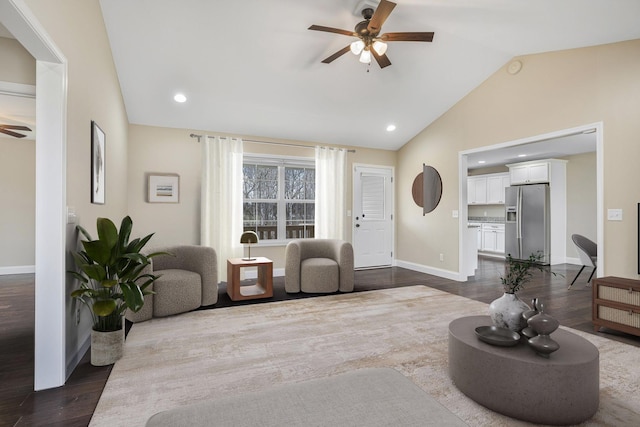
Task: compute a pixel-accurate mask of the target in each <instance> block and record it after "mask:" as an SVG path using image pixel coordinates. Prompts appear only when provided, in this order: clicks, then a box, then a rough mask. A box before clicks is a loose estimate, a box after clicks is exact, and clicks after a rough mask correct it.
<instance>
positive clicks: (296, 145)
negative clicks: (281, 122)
mask: <svg viewBox="0 0 640 427" xmlns="http://www.w3.org/2000/svg"><path fill="white" fill-rule="evenodd" d="M189 136H190V137H191V138H198V142H200V138H202V137H203V136H204V135H198V134H195V133H192V134H190V135H189ZM207 138H215V136H212V135H207ZM220 138H225V139H226V138H228V137H227V136H221V137H220ZM243 141H247V142H254V143H256V144H272V145H284V146H286V147H302V148H315V146H313V145H302V144H288V143H286V142H273V141H258V140H255V139H243ZM355 152H356V150H351V149H348V150H347V153H355Z"/></svg>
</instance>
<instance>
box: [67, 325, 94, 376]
mask: <svg viewBox="0 0 640 427" xmlns="http://www.w3.org/2000/svg"><path fill="white" fill-rule="evenodd" d="M90 347H91V334H89V335H87V337H86V338H85V340H84V342H83V343H82V346H80V349H79V350H78V351H77V352H76V353H75V354H73V355H71V357H70V358H69V359H68V360H67V370H66V379H67V380H68V379H69V377H70V376H71V374H72V373H73V370H74V369H75V368H76V366H78V364H79V363H80V361H81V360H82V358H83V357H84V355H85V353H86V352H87V351H88V350H89V348H90Z"/></svg>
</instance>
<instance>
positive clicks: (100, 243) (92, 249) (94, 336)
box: [69, 216, 160, 366]
mask: <svg viewBox="0 0 640 427" xmlns="http://www.w3.org/2000/svg"><path fill="white" fill-rule="evenodd" d="M96 227H97V231H98V239H97V240H93V238H92V237H91V235H89V233H88V232H87V231H86V230H85V229H84V228H82V227H81V226H79V225H78V226H77V227H76V228H77V229H78V231H79V232H80V233H81V234H82V235H83V236H84V237H85V238H86V240H82V247H83V250H80V251H78V252H75V253H74V254H73V257H74V259H75V263H76V266H77V267H78V269H79V271H70V272H69V273H71V274H72V275H73V276H74V277H76V278H77V279H78V280H79V281H80V286H79V287H78V289H76V290H74V291H73V292H71V296H72V297H73V298H75V299H77V300H78V301H80V302H81V303H83V304H85V305H86V306H87V307H89V309H90V312H91V316H92V318H93V328H92V331H91V364H92V365H95V366H103V365H110V364H112V363H114V362H115V361H116V360H118V359H119V358H120V357H122V349H123V346H124V328H123V316H124V312H125V311H126V310H127V309H129V310H132V311H134V312H137V311H139V310H140V309H141V308H142V306H143V304H144V296H145V295H147V294H150V293H152V292H151V291H148V290H146V289H147V288H148V287H149V285H151V284H152V283H153V282H154V281H155V280H156V278H157V276H154V275H153V274H150V273H148V272H146V270H145V267H146V266H147V265H149V263H150V260H151V258H152V257H154V256H156V255H159V254H160V253H155V254H150V255H145V254H143V253H141V250H142V248H143V247H144V246H145V245H146V244H147V242H148V241H149V239H151V237H152V236H153V234H149V235H148V236H146V237H144V238H142V239H139V238H136V239H133V240H131V241H129V236H130V235H131V229H132V227H133V222H132V221H131V218H130V217H129V216H127V217H125V218H124V219H123V220H122V223H121V224H120V230H119V231H118V229H117V228H116V226H115V224H114V223H113V222H112V221H111V220H109V219H107V218H98V219H97V223H96Z"/></svg>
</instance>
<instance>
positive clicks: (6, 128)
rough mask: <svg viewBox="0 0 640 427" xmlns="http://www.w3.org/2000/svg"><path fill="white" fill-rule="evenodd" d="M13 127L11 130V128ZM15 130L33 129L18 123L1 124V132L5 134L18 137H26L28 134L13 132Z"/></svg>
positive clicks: (29, 130)
mask: <svg viewBox="0 0 640 427" xmlns="http://www.w3.org/2000/svg"><path fill="white" fill-rule="evenodd" d="M9 129H11V130H9ZM14 130H21V131H28V132H31V129H30V128H28V127H26V126H17V125H0V133H4V134H5V135H9V136H14V137H16V138H24V137H25V136H27V135H23V134H21V133H18V132H13V131H14Z"/></svg>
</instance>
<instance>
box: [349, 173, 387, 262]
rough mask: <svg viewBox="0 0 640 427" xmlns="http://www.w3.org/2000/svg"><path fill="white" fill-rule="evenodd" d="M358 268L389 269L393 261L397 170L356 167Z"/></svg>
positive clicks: (354, 182)
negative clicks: (394, 189)
mask: <svg viewBox="0 0 640 427" xmlns="http://www.w3.org/2000/svg"><path fill="white" fill-rule="evenodd" d="M353 251H354V265H355V268H368V267H388V266H391V260H392V258H393V169H392V168H389V167H375V166H356V167H355V169H354V174H353Z"/></svg>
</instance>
